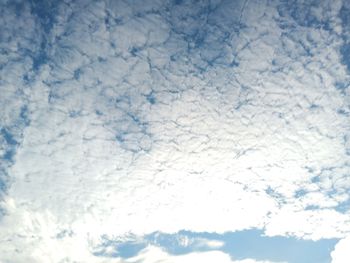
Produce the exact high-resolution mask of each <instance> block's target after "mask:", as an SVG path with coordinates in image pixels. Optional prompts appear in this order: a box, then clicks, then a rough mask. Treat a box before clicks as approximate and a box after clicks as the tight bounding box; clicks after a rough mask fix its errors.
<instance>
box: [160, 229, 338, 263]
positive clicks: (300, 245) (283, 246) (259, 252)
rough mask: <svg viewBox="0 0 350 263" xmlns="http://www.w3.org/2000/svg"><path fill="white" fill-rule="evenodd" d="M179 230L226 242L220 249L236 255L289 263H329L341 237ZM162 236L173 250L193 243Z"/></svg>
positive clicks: (186, 249)
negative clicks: (301, 237) (306, 237)
mask: <svg viewBox="0 0 350 263" xmlns="http://www.w3.org/2000/svg"><path fill="white" fill-rule="evenodd" d="M179 234H181V235H186V236H188V237H189V238H205V239H208V240H218V241H222V242H224V246H223V247H221V248H220V250H221V251H223V252H225V253H227V254H230V255H231V256H232V257H233V258H234V259H246V258H254V259H256V260H270V261H287V262H288V263H313V262H314V263H316V262H317V263H327V262H331V258H330V252H331V251H332V250H333V248H334V245H335V244H336V243H337V241H338V240H336V239H329V240H328V239H323V240H320V241H311V240H301V239H296V238H292V237H267V236H264V234H263V231H261V230H255V229H253V230H245V231H239V232H232V233H225V234H215V233H192V232H187V231H182V232H180V233H179ZM165 237H166V238H164V237H162V235H160V237H159V238H158V240H157V242H158V243H159V244H160V245H161V246H165V248H166V249H167V250H168V251H169V252H170V253H172V254H184V253H188V252H191V247H190V246H189V247H183V246H181V245H179V244H177V243H176V242H174V240H176V238H177V237H176V235H174V236H171V235H167V236H165Z"/></svg>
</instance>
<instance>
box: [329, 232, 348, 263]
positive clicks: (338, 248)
mask: <svg viewBox="0 0 350 263" xmlns="http://www.w3.org/2000/svg"><path fill="white" fill-rule="evenodd" d="M349 245H350V237H346V238H344V239H342V240H340V241H339V242H338V244H336V245H335V248H334V250H333V251H332V253H331V256H332V263H346V262H348V261H349V257H350V254H349Z"/></svg>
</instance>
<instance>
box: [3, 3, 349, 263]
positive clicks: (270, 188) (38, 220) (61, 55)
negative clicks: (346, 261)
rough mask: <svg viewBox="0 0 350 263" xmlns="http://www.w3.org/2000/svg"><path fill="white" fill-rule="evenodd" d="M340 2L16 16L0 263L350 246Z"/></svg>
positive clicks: (25, 7)
mask: <svg viewBox="0 0 350 263" xmlns="http://www.w3.org/2000/svg"><path fill="white" fill-rule="evenodd" d="M330 3H331V2H330V1H324V4H323V5H321V6H320V7H315V6H310V7H309V6H305V5H302V4H300V3H296V4H293V5H291V4H284V3H282V2H281V3H272V2H269V1H266V2H265V1H263V2H261V1H237V2H234V3H233V2H230V1H220V2H217V3H214V2H211V3H209V2H208V3H207V2H205V1H203V2H200V3H197V4H195V3H192V2H190V1H179V2H177V3H174V2H172V1H169V2H163V1H147V2H143V3H142V4H129V3H127V2H123V1H100V2H98V3H97V2H93V1H91V2H89V1H76V2H74V3H69V2H66V1H62V2H59V3H58V4H57V5H50V6H48V7H47V8H44V9H45V10H41V9H40V8H39V9H38V6H32V5H30V4H29V3H27V2H25V1H24V2H21V1H18V2H16V3H10V2H6V3H5V4H4V5H3V6H2V8H1V12H2V13H1V14H2V16H1V21H0V22H1V24H2V25H4V26H3V27H4V30H2V35H3V37H2V42H1V45H2V46H1V48H3V49H4V50H5V51H6V52H5V55H4V56H2V57H1V59H2V61H4V63H3V64H4V65H3V66H1V71H2V76H4V77H2V79H1V85H2V89H1V96H0V102H1V105H6V106H5V107H4V109H3V110H2V111H1V114H0V121H1V127H2V128H1V133H0V137H1V141H0V145H1V148H0V153H1V155H2V157H3V158H2V160H1V167H0V168H1V172H2V174H1V179H0V180H2V181H4V182H5V183H4V185H6V188H8V189H7V191H6V194H4V198H3V200H2V208H3V210H4V211H5V212H4V213H5V216H4V218H3V219H2V221H1V224H0V233H1V234H0V242H1V244H0V260H4V261H5V262H6V260H7V261H9V260H15V261H16V260H17V259H18V260H17V262H21V259H24V258H28V261H32V262H43V260H44V259H45V258H47V259H48V260H51V262H59V260H64V259H65V258H67V260H78V259H79V255H82V256H81V258H80V260H82V259H84V260H85V261H89V260H88V259H89V257H92V256H91V253H92V252H93V251H94V248H96V247H99V245H100V244H101V242H102V241H101V236H103V235H107V234H108V235H111V236H123V235H125V234H126V233H133V234H135V235H139V236H142V235H145V234H149V233H152V232H154V231H162V232H165V233H175V232H178V231H179V230H183V229H187V230H191V231H194V232H217V233H224V232H226V231H236V230H243V229H250V228H259V229H265V230H266V233H267V234H268V235H291V236H296V237H299V238H307V239H313V240H318V239H322V238H334V237H337V238H340V237H344V236H345V235H347V234H348V233H349V231H350V229H349V227H348V226H349V224H348V222H349V220H350V218H349V211H348V209H347V210H345V211H340V210H339V209H338V207H339V206H342V205H344V204H346V202H349V194H348V190H349V187H350V181H349V177H348V175H349V156H350V155H349V138H350V134H349V130H350V129H349V128H350V127H349V122H348V117H349V114H350V113H349V89H348V88H347V84H346V83H348V80H349V77H348V72H347V67H346V65H345V64H344V63H343V61H342V59H343V57H342V54H341V52H340V51H339V50H340V49H341V48H342V47H343V46H344V45H345V44H346V43H345V42H346V40H345V39H344V38H343V37H342V36H341V35H340V34H341V32H342V30H343V28H345V27H344V26H343V24H342V20H341V18H340V17H339V12H340V9H341V3H340V2H339V3H338V2H337V4H336V5H330ZM237 7H239V8H237ZM290 10H294V11H290ZM299 11H300V12H299ZM301 11H303V12H301ZM304 11H305V12H304ZM42 12H44V13H42ZM304 18H310V19H311V18H312V19H311V20H310V21H309V20H308V21H305V22H303V21H304ZM328 27H330V28H328ZM344 30H345V29H344ZM330 124H331V125H330ZM14 142H16V143H14ZM2 178H6V180H5V179H4V180H3V179H2ZM208 244H210V243H208ZM213 245H218V246H219V244H211V245H209V246H213ZM74 246H77V247H78V248H79V249H76V250H74V249H71V248H73V247H74ZM58 248H59V249H58ZM62 250H63V251H67V252H65V253H66V255H62V254H61V253H60V252H59V251H62ZM157 251H158V250H157ZM157 251H156V252H154V253H155V254H157V255H158V254H159V253H160V254H161V252H159V251H158V252H157ZM150 253H151V252H150ZM152 253H153V252H152ZM208 253H209V252H208ZM213 253H214V252H213ZM215 253H216V254H215ZM215 253H214V254H215V255H218V257H221V258H222V260H223V261H224V260H226V261H228V260H230V259H228V258H227V257H226V256H225V255H222V254H221V253H220V252H215ZM209 255H212V254H209ZM192 256H193V255H192ZM29 259H30V260H29ZM228 262H229V261H228Z"/></svg>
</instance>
